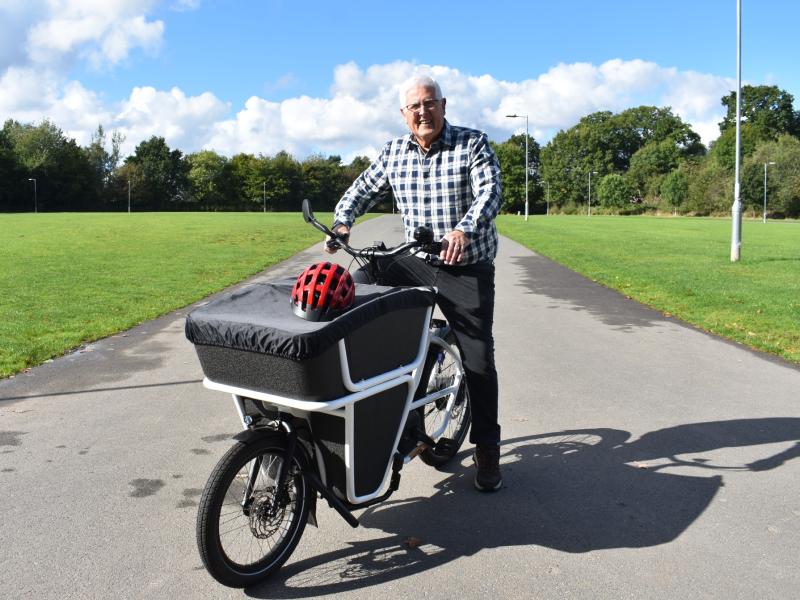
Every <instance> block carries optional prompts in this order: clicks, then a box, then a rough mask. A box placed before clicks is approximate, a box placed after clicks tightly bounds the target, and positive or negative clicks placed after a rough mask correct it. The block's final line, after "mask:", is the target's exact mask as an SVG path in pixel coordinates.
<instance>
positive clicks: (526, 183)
mask: <svg viewBox="0 0 800 600" xmlns="http://www.w3.org/2000/svg"><path fill="white" fill-rule="evenodd" d="M506 117H508V118H509V119H521V118H522V117H525V220H526V221H527V220H528V164H529V163H528V115H517V114H514V115H506Z"/></svg>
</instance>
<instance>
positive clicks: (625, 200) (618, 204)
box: [597, 173, 634, 208]
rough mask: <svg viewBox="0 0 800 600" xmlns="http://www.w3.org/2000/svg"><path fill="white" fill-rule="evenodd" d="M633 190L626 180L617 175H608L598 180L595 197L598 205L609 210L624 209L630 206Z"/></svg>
mask: <svg viewBox="0 0 800 600" xmlns="http://www.w3.org/2000/svg"><path fill="white" fill-rule="evenodd" d="M633 195H634V194H633V189H632V188H631V185H630V184H629V183H628V180H627V179H626V178H625V177H624V176H622V175H619V174H618V173H610V174H608V175H606V176H605V177H603V178H602V179H601V180H600V184H599V185H598V186H597V196H598V198H599V199H600V204H601V205H602V206H605V207H610V208H625V207H626V206H629V205H630V204H631V200H632V199H633Z"/></svg>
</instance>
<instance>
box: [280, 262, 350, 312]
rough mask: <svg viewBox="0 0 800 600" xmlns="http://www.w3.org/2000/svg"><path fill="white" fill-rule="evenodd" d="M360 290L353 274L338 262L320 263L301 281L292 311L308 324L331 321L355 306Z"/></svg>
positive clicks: (296, 290)
mask: <svg viewBox="0 0 800 600" xmlns="http://www.w3.org/2000/svg"><path fill="white" fill-rule="evenodd" d="M355 295H356V289H355V284H354V283H353V278H352V277H351V276H350V273H349V272H348V271H347V269H345V268H344V267H342V266H341V265H337V264H334V263H329V262H323V263H316V264H313V265H311V266H310V267H308V268H307V269H306V270H305V271H303V272H302V273H301V274H300V277H298V278H297V282H296V283H295V284H294V288H293V289H292V310H294V314H296V315H297V316H298V317H302V318H304V319H307V320H308V321H330V320H331V319H333V318H334V317H336V316H338V315H340V314H341V313H343V312H344V311H346V310H347V309H348V308H350V307H351V306H352V304H353V300H354V299H355Z"/></svg>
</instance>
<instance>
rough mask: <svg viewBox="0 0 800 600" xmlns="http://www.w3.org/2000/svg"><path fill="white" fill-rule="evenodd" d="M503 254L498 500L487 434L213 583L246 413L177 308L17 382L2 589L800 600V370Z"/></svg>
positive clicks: (37, 594)
mask: <svg viewBox="0 0 800 600" xmlns="http://www.w3.org/2000/svg"><path fill="white" fill-rule="evenodd" d="M537 218H539V217H534V218H533V223H532V224H531V226H532V227H535V221H536V219H537ZM399 236H400V224H399V221H398V220H397V219H396V218H394V217H390V216H387V217H382V218H379V219H375V220H372V221H369V222H367V223H365V224H363V225H360V226H359V227H358V228H356V230H355V231H354V234H353V239H354V244H356V245H358V244H360V243H368V242H371V241H372V240H375V239H388V240H391V239H395V240H396V239H397V238H398V237H399ZM359 240H360V241H359ZM320 257H322V254H321V253H320V250H319V247H315V248H312V249H310V250H308V251H306V252H304V253H301V254H300V255H298V256H297V257H295V258H294V259H292V260H290V261H288V262H287V263H284V264H282V265H279V266H278V267H276V268H274V269H272V270H270V271H268V272H266V273H263V274H262V275H260V276H259V277H257V278H256V280H258V279H268V278H275V277H278V276H285V275H290V276H291V275H295V274H297V273H298V272H299V271H300V270H301V269H302V267H304V266H306V265H307V264H309V263H311V262H314V261H315V260H317V259H318V258H320ZM341 260H343V261H344V257H341ZM497 266H498V269H497V311H496V330H495V333H496V340H497V360H498V369H499V373H500V381H501V418H502V425H503V440H504V441H503V446H502V463H503V466H504V475H505V487H504V488H503V489H502V490H501V491H499V492H498V493H496V494H493V495H482V494H479V493H477V492H475V491H474V490H473V489H472V463H471V459H470V456H469V449H468V448H465V449H464V451H463V452H462V453H461V454H460V455H459V459H460V460H457V461H456V464H454V465H453V466H452V467H451V468H448V469H447V470H445V471H436V470H433V469H430V468H429V467H426V466H425V465H423V464H422V463H421V462H419V461H415V462H414V463H412V464H410V465H409V466H408V467H407V468H406V469H405V470H404V471H403V481H402V484H401V488H400V490H399V492H398V493H396V494H395V495H394V496H393V497H392V498H391V499H390V500H389V501H388V502H386V503H384V504H383V505H381V506H379V507H376V508H373V509H367V510H366V511H362V512H361V514H360V517H361V520H362V524H363V526H362V527H361V528H359V529H351V528H350V527H349V526H347V525H346V524H345V523H344V521H343V520H342V519H341V518H340V517H338V515H336V514H335V513H334V512H333V510H331V509H329V508H328V507H327V506H326V505H325V503H324V502H322V503H320V506H319V511H318V512H319V521H320V528H319V529H315V528H313V527H309V528H308V529H306V533H305V535H304V537H303V539H302V541H301V543H300V545H299V547H298V549H297V551H296V552H295V554H294V556H293V557H292V558H291V559H290V562H289V563H288V564H287V565H286V566H285V567H284V568H283V569H282V571H281V572H280V573H279V574H278V575H277V576H276V577H275V578H274V580H273V581H271V582H270V583H269V584H267V585H264V586H261V587H257V588H254V589H248V590H244V591H241V590H229V589H227V588H223V587H221V586H219V585H217V584H216V583H215V582H214V581H213V580H212V579H211V578H210V577H209V576H208V575H207V574H206V572H205V571H204V570H203V568H202V566H201V563H200V559H199V557H198V554H197V550H196V548H195V540H194V535H195V534H194V522H195V512H196V506H197V500H198V498H199V495H200V492H201V489H202V487H203V485H204V484H205V480H206V477H207V476H208V474H209V473H210V471H211V469H212V467H213V465H214V463H215V462H216V461H217V459H218V458H219V457H220V456H221V455H222V454H223V452H224V451H225V450H226V449H227V447H228V446H229V444H230V441H229V439H228V438H229V437H230V435H232V434H233V433H235V432H236V431H237V430H238V427H239V425H238V423H237V417H236V413H235V411H234V408H233V404H232V403H231V401H230V399H229V398H228V397H227V396H225V395H224V394H220V393H217V392H211V391H209V390H206V389H204V388H203V387H202V385H201V378H202V373H201V370H200V367H199V364H198V362H197V360H196V357H195V354H194V350H193V348H192V346H191V345H190V344H189V343H188V342H187V341H186V340H185V338H184V336H183V320H184V317H185V315H186V313H187V310H179V311H177V312H175V313H172V314H170V315H167V316H165V317H163V318H160V319H157V320H155V321H152V322H148V323H145V324H143V325H141V326H139V327H136V328H134V329H132V330H130V331H128V332H126V333H124V334H120V335H116V336H113V337H110V338H108V339H105V340H102V341H100V342H97V343H94V344H91V345H90V346H88V347H86V348H85V349H84V350H82V351H80V352H77V353H74V354H71V355H69V356H66V357H64V358H61V359H59V360H56V361H53V362H51V363H49V364H46V365H44V366H42V367H40V368H36V369H33V370H31V371H29V372H28V373H25V374H21V375H19V376H17V377H15V378H13V379H8V380H5V381H0V507H2V513H0V514H2V517H0V519H1V520H0V597H1V598H8V599H16V598H37V599H45V598H47V599H49V598H53V599H56V598H58V599H66V598H148V599H155V598H170V599H183V598H192V599H193V598H242V597H248V596H249V597H255V598H312V597H324V596H334V595H335V596H336V597H342V598H373V597H389V598H419V597H429V598H459V599H470V598H483V597H492V596H499V597H503V598H587V599H590V598H591V599H594V598H680V599H684V598H724V599H734V598H748V599H750V598H758V599H762V598H797V597H798V594H800V591H799V590H800V460H798V458H799V457H800V444H799V442H798V441H799V440H800V407H799V406H798V400H800V371H799V370H798V369H797V368H796V367H793V366H790V365H787V364H785V363H782V362H780V361H778V360H775V359H772V358H770V357H767V356H764V355H760V354H756V353H753V352H751V351H749V350H746V349H744V348H742V347H739V346H737V345H735V344H731V343H728V342H725V341H722V340H720V339H717V338H714V337H711V336H708V335H706V334H704V333H701V332H699V331H696V330H695V329H693V328H691V327H687V326H686V325H684V324H682V323H679V322H677V321H675V320H673V319H670V318H666V317H664V316H662V315H661V314H659V313H657V312H653V311H651V310H649V309H647V308H644V307H642V306H640V305H638V304H636V303H634V302H631V301H629V300H627V299H625V298H624V297H622V296H620V295H618V294H616V293H614V292H612V291H609V290H608V289H605V288H603V287H600V286H598V285H595V284H593V283H591V282H589V281H587V280H585V279H583V278H582V277H579V276H577V275H575V274H573V273H571V272H569V271H567V270H565V269H563V268H562V267H559V266H557V265H555V264H554V263H552V262H550V261H549V260H547V259H545V258H542V257H540V256H537V255H536V254H534V253H532V252H530V251H528V250H526V249H524V248H523V247H521V246H519V245H517V244H515V243H514V242H511V241H510V240H507V239H503V240H502V245H501V250H500V256H499V258H498V261H497Z"/></svg>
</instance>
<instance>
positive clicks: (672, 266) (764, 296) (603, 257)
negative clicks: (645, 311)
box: [498, 215, 800, 363]
mask: <svg viewBox="0 0 800 600" xmlns="http://www.w3.org/2000/svg"><path fill="white" fill-rule="evenodd" d="M498 227H499V229H500V232H501V233H502V234H503V235H506V236H508V237H510V238H512V239H514V240H516V241H518V242H520V243H522V244H524V245H526V246H527V247H529V248H531V249H532V250H535V251H536V252H538V253H540V254H542V255H544V256H547V257H549V258H552V259H553V260H555V261H557V262H559V263H561V264H563V265H565V266H567V267H569V268H570V269H573V270H575V271H577V272H579V273H582V274H584V275H586V276H587V277H589V278H591V279H593V280H594V281H597V282H599V283H602V284H603V285H606V286H608V287H610V288H613V289H616V290H619V291H621V292H623V293H624V294H625V295H627V296H629V297H631V298H634V299H635V300H638V301H639V302H642V303H644V304H647V305H649V306H652V307H653V308H656V309H657V310H659V311H661V312H663V313H666V314H671V315H674V316H676V317H678V318H680V319H682V320H684V321H687V322H689V323H692V324H694V325H696V326H698V327H700V328H702V329H704V330H706V331H710V332H712V333H715V334H718V335H721V336H724V337H727V338H730V339H733V340H736V341H738V342H741V343H742V344H746V345H748V346H751V347H753V348H757V349H760V350H763V351H766V352H770V353H773V354H776V355H778V356H781V357H783V358H784V359H787V360H789V361H792V362H796V363H800V223H797V222H782V221H769V222H767V223H762V222H761V221H745V222H744V224H743V228H742V251H741V260H740V261H739V262H737V263H732V262H731V261H730V245H731V222H730V220H729V219H707V218H704V219H701V218H657V217H603V216H592V217H591V218H588V217H586V216H574V217H566V216H532V217H530V219H529V220H528V222H527V223H526V222H525V221H524V220H523V219H522V218H520V217H518V216H511V215H505V216H501V217H500V218H499V219H498Z"/></svg>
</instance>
